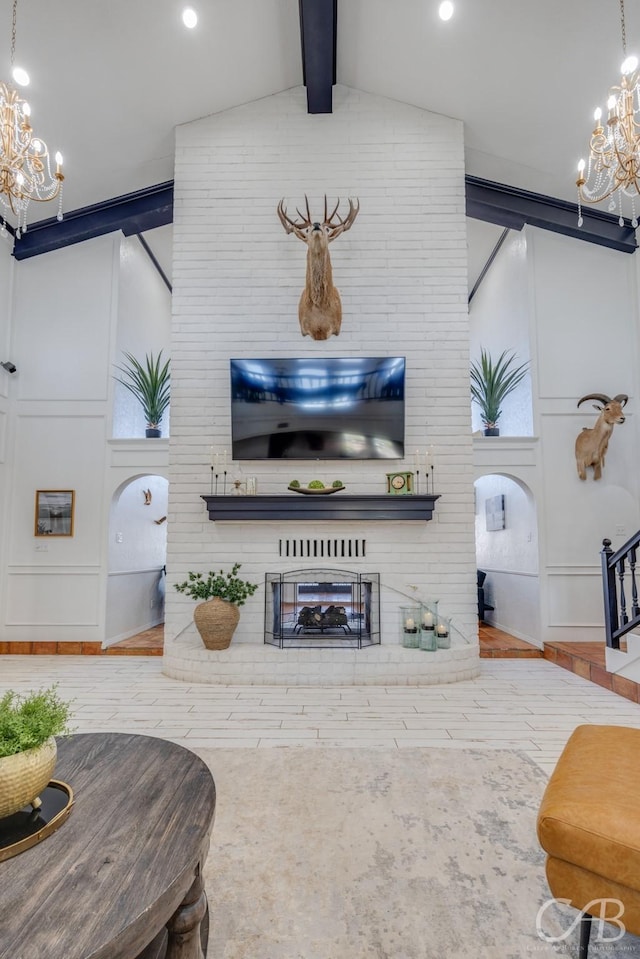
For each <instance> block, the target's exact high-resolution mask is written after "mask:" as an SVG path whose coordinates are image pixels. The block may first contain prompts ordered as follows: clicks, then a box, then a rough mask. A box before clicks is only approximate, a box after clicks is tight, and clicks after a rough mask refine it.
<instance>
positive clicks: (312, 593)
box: [264, 569, 380, 649]
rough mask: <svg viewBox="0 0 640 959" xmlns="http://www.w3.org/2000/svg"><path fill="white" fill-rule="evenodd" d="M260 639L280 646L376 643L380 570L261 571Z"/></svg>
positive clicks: (351, 646)
mask: <svg viewBox="0 0 640 959" xmlns="http://www.w3.org/2000/svg"><path fill="white" fill-rule="evenodd" d="M264 641H265V643H268V644H269V645H271V646H279V647H280V649H294V648H295V649H304V648H311V649H332V648H338V649H362V647H363V646H374V645H377V644H379V643H380V574H379V573H354V572H351V571H350V570H345V569H297V570H293V571H292V572H289V573H266V575H265V614H264Z"/></svg>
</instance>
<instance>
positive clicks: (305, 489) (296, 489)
mask: <svg viewBox="0 0 640 959" xmlns="http://www.w3.org/2000/svg"><path fill="white" fill-rule="evenodd" d="M287 489H290V490H291V492H292V493H312V494H313V493H339V492H340V491H341V490H343V489H346V486H321V487H319V488H317V489H316V488H315V487H309V486H288V487H287Z"/></svg>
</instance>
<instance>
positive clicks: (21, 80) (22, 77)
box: [12, 67, 29, 87]
mask: <svg viewBox="0 0 640 959" xmlns="http://www.w3.org/2000/svg"><path fill="white" fill-rule="evenodd" d="M12 76H13V79H14V80H15V81H16V83H18V84H20V86H21V87H26V86H28V85H29V74H28V73H27V71H26V70H23V69H22V67H14V68H13V73H12Z"/></svg>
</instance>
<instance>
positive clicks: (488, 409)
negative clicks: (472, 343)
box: [471, 348, 529, 429]
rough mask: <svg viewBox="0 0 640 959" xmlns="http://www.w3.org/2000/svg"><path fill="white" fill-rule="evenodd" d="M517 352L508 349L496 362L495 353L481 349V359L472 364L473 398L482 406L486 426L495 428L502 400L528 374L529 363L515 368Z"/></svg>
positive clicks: (481, 411) (500, 411) (483, 420)
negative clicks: (493, 354)
mask: <svg viewBox="0 0 640 959" xmlns="http://www.w3.org/2000/svg"><path fill="white" fill-rule="evenodd" d="M515 358H516V354H515V353H514V352H511V354H508V351H507V350H504V351H503V352H502V353H501V354H500V356H499V358H498V360H497V362H495V363H494V361H493V359H492V358H491V354H490V353H488V352H487V351H486V350H485V349H484V348H481V349H480V360H479V361H475V362H474V363H472V364H471V399H472V400H473V401H474V402H475V403H477V404H478V406H479V407H480V414H481V416H482V422H483V423H484V425H485V429H494V428H495V426H496V424H497V422H498V419H499V418H500V414H501V413H502V409H501V406H502V402H503V401H504V399H505V398H506V397H507V396H508V395H509V393H512V392H513V391H514V390H515V388H516V387H517V386H518V384H519V383H520V382H521V381H522V379H523V378H524V377H525V375H526V373H527V371H528V369H529V364H528V363H522V364H521V365H520V366H516V367H514V365H513V364H514V361H515Z"/></svg>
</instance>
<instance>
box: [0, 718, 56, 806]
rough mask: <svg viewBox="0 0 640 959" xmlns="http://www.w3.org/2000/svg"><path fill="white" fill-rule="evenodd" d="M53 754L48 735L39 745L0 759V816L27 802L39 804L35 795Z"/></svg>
mask: <svg viewBox="0 0 640 959" xmlns="http://www.w3.org/2000/svg"><path fill="white" fill-rule="evenodd" d="M57 754H58V747H57V746H56V741H55V738H54V737H53V736H52V737H51V738H50V739H47V741H46V743H43V744H42V746H37V747H36V748H35V749H26V750H25V751H24V752H22V753H15V754H14V755H13V756H3V757H2V759H0V819H4V817H5V816H11V815H12V814H13V813H14V812H18V810H19V809H22V807H23V806H26V805H27V804H28V803H31V804H33V805H34V808H37V807H39V806H40V805H41V803H40V800H39V799H38V797H39V795H40V793H41V792H42V791H43V789H44V788H45V786H47V785H48V783H49V780H50V779H51V776H52V774H53V770H54V768H55V765H56V757H57Z"/></svg>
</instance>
